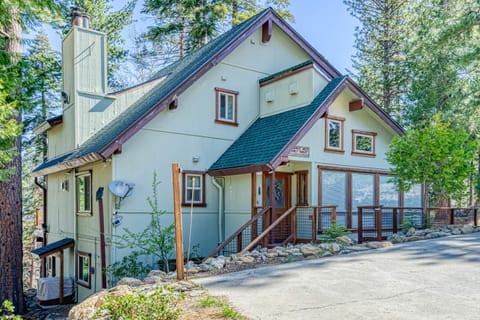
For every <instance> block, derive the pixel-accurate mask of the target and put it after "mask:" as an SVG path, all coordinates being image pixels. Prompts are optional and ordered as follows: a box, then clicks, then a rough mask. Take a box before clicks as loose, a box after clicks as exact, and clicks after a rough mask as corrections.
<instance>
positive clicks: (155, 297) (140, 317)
mask: <svg viewBox="0 0 480 320" xmlns="http://www.w3.org/2000/svg"><path fill="white" fill-rule="evenodd" d="M182 298H183V295H181V296H179V297H176V296H175V294H174V290H173V289H169V288H166V287H165V286H163V287H159V288H157V289H155V291H153V292H150V293H146V294H145V293H141V292H138V291H135V292H133V293H132V294H129V295H122V296H106V297H105V304H103V305H102V306H101V307H100V308H99V309H98V310H97V312H96V313H95V316H94V318H95V319H98V318H105V317H106V318H108V319H112V320H150V319H158V320H176V319H178V316H179V314H180V309H178V308H177V299H182Z"/></svg>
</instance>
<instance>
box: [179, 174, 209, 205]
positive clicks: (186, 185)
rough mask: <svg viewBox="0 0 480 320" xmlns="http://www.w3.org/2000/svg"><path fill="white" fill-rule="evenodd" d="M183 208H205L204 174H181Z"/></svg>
mask: <svg viewBox="0 0 480 320" xmlns="http://www.w3.org/2000/svg"><path fill="white" fill-rule="evenodd" d="M182 175H183V199H182V205H183V206H191V205H192V203H193V206H195V207H205V206H206V203H205V173H204V172H198V171H184V172H183V174H182Z"/></svg>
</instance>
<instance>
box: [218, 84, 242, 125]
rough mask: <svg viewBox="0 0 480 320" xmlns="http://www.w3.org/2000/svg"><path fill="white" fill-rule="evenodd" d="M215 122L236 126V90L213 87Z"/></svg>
mask: <svg viewBox="0 0 480 320" xmlns="http://www.w3.org/2000/svg"><path fill="white" fill-rule="evenodd" d="M215 95H216V99H215V102H216V103H215V107H216V110H215V122H216V123H221V124H227V125H233V126H237V125H238V121H237V100H238V99H237V96H238V92H237V91H232V90H227V89H220V88H215Z"/></svg>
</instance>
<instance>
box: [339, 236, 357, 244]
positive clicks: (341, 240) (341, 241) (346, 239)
mask: <svg viewBox="0 0 480 320" xmlns="http://www.w3.org/2000/svg"><path fill="white" fill-rule="evenodd" d="M335 242H336V243H338V244H339V245H342V246H351V245H352V244H353V240H352V239H351V238H349V237H347V236H341V237H338V238H336V239H335Z"/></svg>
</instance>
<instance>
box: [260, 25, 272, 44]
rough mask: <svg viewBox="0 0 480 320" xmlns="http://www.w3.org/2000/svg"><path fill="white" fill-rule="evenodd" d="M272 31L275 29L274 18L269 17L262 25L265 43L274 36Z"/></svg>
mask: <svg viewBox="0 0 480 320" xmlns="http://www.w3.org/2000/svg"><path fill="white" fill-rule="evenodd" d="M272 31H273V24H272V19H268V20H267V21H265V23H264V24H263V25H262V42H263V43H267V42H268V41H270V38H271V37H272Z"/></svg>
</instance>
